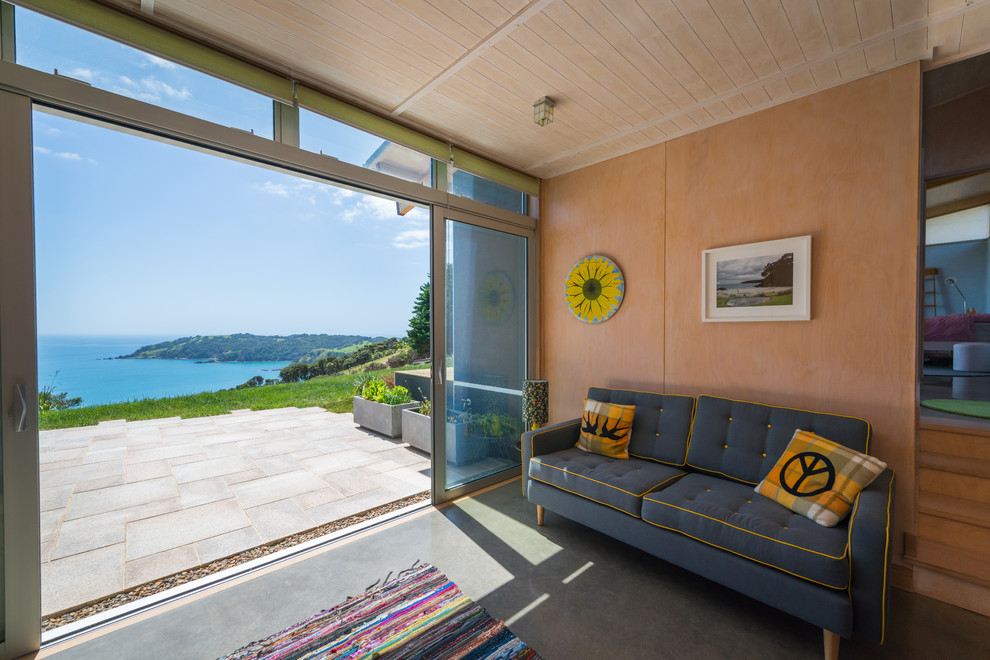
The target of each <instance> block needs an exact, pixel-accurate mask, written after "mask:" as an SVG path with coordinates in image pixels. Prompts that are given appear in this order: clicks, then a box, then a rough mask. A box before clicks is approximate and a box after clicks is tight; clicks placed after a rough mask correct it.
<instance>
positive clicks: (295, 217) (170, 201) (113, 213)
mask: <svg viewBox="0 0 990 660" xmlns="http://www.w3.org/2000/svg"><path fill="white" fill-rule="evenodd" d="M17 31H18V43H17V58H18V62H19V63H21V64H24V65H25V66H30V67H32V68H37V69H40V70H44V71H49V72H50V71H52V70H53V69H54V68H57V69H58V70H59V73H61V74H64V75H68V76H71V77H74V78H78V79H81V80H85V81H87V82H89V83H91V84H93V85H94V86H96V87H100V88H103V89H108V90H110V91H114V92H116V93H120V94H125V95H127V96H131V97H134V98H139V99H141V100H144V101H147V102H150V103H155V104H157V105H161V106H164V107H168V108H170V109H174V110H178V111H180V112H185V113H187V114H192V115H195V116H198V117H201V118H204V119H208V120H210V121H215V122H217V123H220V124H223V125H227V126H235V127H238V128H243V129H245V130H249V129H252V128H253V129H254V130H255V132H256V133H258V134H259V135H265V136H267V137H270V136H271V101H270V100H269V99H267V98H264V97H262V96H259V95H256V94H253V93H251V92H248V91H246V90H243V89H240V88H238V87H235V86H233V85H228V84H226V83H222V82H219V81H216V80H214V79H212V78H210V77H208V76H205V75H202V74H199V73H197V72H194V71H190V70H189V69H185V68H184V67H180V66H177V65H175V64H173V63H171V62H168V61H165V60H162V59H160V58H156V57H153V56H150V55H148V54H145V53H142V52H140V51H137V50H134V49H131V48H128V47H126V46H122V45H120V44H116V43H113V42H110V41H109V40H105V39H101V38H98V37H95V36H93V35H90V34H88V33H85V32H83V31H81V30H77V29H75V28H70V27H68V26H64V25H62V24H59V23H57V22H55V21H52V20H50V19H46V18H43V17H40V16H38V15H37V14H32V13H31V12H27V11H23V10H21V9H20V8H18V11H17ZM34 122H35V125H34V145H35V146H34V149H35V154H34V156H35V199H36V207H35V226H36V245H37V264H36V269H37V286H38V331H39V333H42V334H166V335H169V334H174V335H175V336H176V337H178V336H184V335H192V334H218V333H232V332H252V333H256V334H292V333H298V332H310V333H316V332H327V333H332V334H338V333H339V334H368V335H378V334H382V335H389V336H392V335H395V336H401V335H404V334H405V332H406V329H407V327H408V320H409V317H410V315H411V311H412V306H413V301H414V300H415V297H416V295H417V293H418V290H419V286H420V285H421V284H422V283H423V282H425V281H426V280H427V274H428V272H429V245H428V236H429V234H428V228H429V222H428V220H429V214H428V212H427V210H426V209H420V208H417V209H415V210H413V211H412V212H410V213H408V214H407V215H406V216H398V215H397V214H396V205H395V202H394V201H389V200H385V199H381V198H377V197H373V196H370V195H365V194H361V193H356V192H352V191H348V190H344V189H342V188H338V187H336V186H332V185H329V184H326V183H322V182H316V181H312V180H307V179H302V178H299V177H295V176H290V175H288V174H283V173H280V172H276V171H273V170H270V169H266V168H262V167H258V166H254V165H249V164H244V163H239V162H235V161H231V160H228V159H224V158H220V157H217V156H213V155H207V154H203V153H200V152H196V151H192V150H189V149H184V148H181V147H177V146H174V145H170V144H165V143H161V142H157V141H152V140H149V139H146V138H141V137H136V136H133V135H128V134H125V133H121V132H118V131H114V130H109V129H106V128H103V127H99V126H93V125H90V124H86V123H82V122H78V121H75V120H70V119H65V118H62V117H57V116H53V115H49V114H46V113H43V112H36V113H35V116H34ZM312 124H313V122H308V125H312ZM318 128H319V129H320V131H319V133H316V132H315V131H314V132H313V133H310V134H308V135H307V136H306V138H307V139H306V141H305V144H304V146H308V147H309V148H311V149H314V150H315V149H322V150H323V151H324V152H326V153H333V154H334V155H335V156H337V157H339V158H340V159H341V160H344V161H346V162H353V163H357V164H363V162H364V160H365V159H366V158H367V157H368V156H369V155H371V153H372V152H374V150H375V149H376V148H377V147H378V146H379V145H380V144H381V140H380V139H379V138H376V137H374V136H368V135H366V134H362V133H360V132H359V131H355V130H353V129H350V128H347V127H341V125H339V124H336V123H335V122H331V121H330V120H326V123H325V124H322V125H318Z"/></svg>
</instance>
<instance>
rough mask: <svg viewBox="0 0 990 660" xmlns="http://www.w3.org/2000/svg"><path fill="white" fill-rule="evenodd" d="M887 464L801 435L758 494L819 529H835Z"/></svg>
mask: <svg viewBox="0 0 990 660" xmlns="http://www.w3.org/2000/svg"><path fill="white" fill-rule="evenodd" d="M886 468H887V464H886V463H884V462H883V461H880V460H878V459H876V458H873V457H872V456H867V455H866V454H861V453H859V452H858V451H855V450H854V449H850V448H849V447H844V446H842V445H840V444H838V443H835V442H832V441H831V440H826V439H825V438H823V437H821V436H818V435H815V434H814V433H812V432H810V431H802V430H801V429H798V430H797V431H795V432H794V437H792V438H791V442H790V444H788V445H787V449H785V450H784V454H783V456H781V457H780V460H779V461H777V464H776V465H775V466H774V467H773V469H772V470H770V474H768V475H767V476H766V478H765V479H764V480H763V481H761V482H760V483H759V485H758V486H757V487H756V492H757V493H759V494H760V495H763V496H765V497H769V498H770V499H772V500H773V501H775V502H777V503H779V504H782V505H784V506H786V507H787V508H788V509H790V510H791V511H793V512H794V513H800V514H801V515H803V516H806V517H808V518H810V519H812V520H814V521H815V522H816V523H818V524H819V525H823V526H825V527H834V526H835V525H837V524H838V523H839V522H840V521H841V520H842V519H843V518H845V517H846V516H847V515H848V514H849V510H850V509H851V508H852V504H853V502H854V501H855V499H856V496H857V495H859V491H861V490H863V489H864V488H866V487H867V486H869V485H870V483H871V482H872V481H873V480H874V479H876V478H877V477H878V476H880V473H881V472H883V471H884V470H885V469H886Z"/></svg>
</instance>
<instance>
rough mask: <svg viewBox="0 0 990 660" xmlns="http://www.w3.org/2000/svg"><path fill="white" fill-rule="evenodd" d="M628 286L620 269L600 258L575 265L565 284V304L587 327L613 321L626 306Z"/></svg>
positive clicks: (595, 257)
mask: <svg viewBox="0 0 990 660" xmlns="http://www.w3.org/2000/svg"><path fill="white" fill-rule="evenodd" d="M625 290H626V283H625V280H624V279H623V278H622V272H621V271H620V270H619V267H618V266H616V265H615V263H614V262H613V261H612V260H611V259H609V258H608V257H603V256H601V255H599V254H593V255H591V256H588V257H585V258H584V259H582V260H581V261H579V262H577V263H576V264H574V267H573V268H571V272H570V273H568V274H567V281H566V282H565V283H564V300H566V301H567V306H568V307H569V308H570V310H571V313H572V314H574V316H576V317H578V318H579V319H581V320H582V321H584V322H585V323H601V322H602V321H607V320H609V319H610V318H611V317H612V315H613V314H615V312H616V311H617V310H618V309H619V305H620V304H622V296H623V295H624V294H625Z"/></svg>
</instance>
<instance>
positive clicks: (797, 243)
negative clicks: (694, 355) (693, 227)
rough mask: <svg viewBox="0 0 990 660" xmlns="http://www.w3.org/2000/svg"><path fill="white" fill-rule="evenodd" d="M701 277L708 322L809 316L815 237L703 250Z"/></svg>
mask: <svg viewBox="0 0 990 660" xmlns="http://www.w3.org/2000/svg"><path fill="white" fill-rule="evenodd" d="M701 282H702V295H701V320H702V321H704V322H713V321H810V320H811V236H810V235H809V236H796V237H794V238H782V239H779V240H775V241H763V242H761V243H748V244H746V245H733V246H730V247H722V248H713V249H710V250H704V251H702V253H701ZM788 289H790V291H788Z"/></svg>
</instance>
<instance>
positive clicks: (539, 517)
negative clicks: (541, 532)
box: [536, 504, 543, 527]
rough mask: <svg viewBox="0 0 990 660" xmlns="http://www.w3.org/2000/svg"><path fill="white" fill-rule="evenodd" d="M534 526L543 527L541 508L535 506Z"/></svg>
mask: <svg viewBox="0 0 990 660" xmlns="http://www.w3.org/2000/svg"><path fill="white" fill-rule="evenodd" d="M536 524H537V525H539V526H540V527H543V507H542V506H540V505H539V504H537V505H536Z"/></svg>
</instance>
